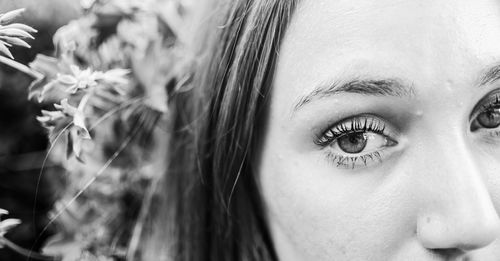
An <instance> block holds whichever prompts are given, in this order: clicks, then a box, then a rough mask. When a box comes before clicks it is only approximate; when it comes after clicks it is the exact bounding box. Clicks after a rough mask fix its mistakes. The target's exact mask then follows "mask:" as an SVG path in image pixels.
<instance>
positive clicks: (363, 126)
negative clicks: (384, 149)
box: [315, 115, 385, 147]
mask: <svg viewBox="0 0 500 261" xmlns="http://www.w3.org/2000/svg"><path fill="white" fill-rule="evenodd" d="M369 121H371V122H369ZM384 131H385V123H383V122H382V121H381V120H379V119H378V118H376V117H373V116H367V115H361V116H356V117H354V118H350V119H347V120H343V121H342V122H341V123H340V124H334V125H333V126H330V127H328V128H327V129H326V130H325V131H323V132H322V134H321V135H320V136H319V137H317V138H316V140H315V143H316V144H317V145H319V146H322V147H326V146H328V145H330V144H331V143H332V142H334V141H335V140H337V139H338V138H340V137H342V136H344V135H347V134H350V133H355V132H373V133H377V134H381V135H385V134H384Z"/></svg>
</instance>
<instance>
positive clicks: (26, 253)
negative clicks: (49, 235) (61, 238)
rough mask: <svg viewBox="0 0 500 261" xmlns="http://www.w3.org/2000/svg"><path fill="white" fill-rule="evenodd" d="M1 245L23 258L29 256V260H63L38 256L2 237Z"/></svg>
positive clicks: (0, 238)
mask: <svg viewBox="0 0 500 261" xmlns="http://www.w3.org/2000/svg"><path fill="white" fill-rule="evenodd" d="M0 244H2V245H5V246H7V247H8V248H10V249H12V250H13V251H15V252H16V253H18V254H21V255H23V256H27V257H28V258H34V259H37V260H44V261H60V260H61V258H60V257H57V256H47V255H42V254H38V253H35V252H31V251H29V250H27V249H25V248H23V247H20V246H18V245H17V244H16V243H14V242H12V241H10V240H8V239H7V238H5V237H0Z"/></svg>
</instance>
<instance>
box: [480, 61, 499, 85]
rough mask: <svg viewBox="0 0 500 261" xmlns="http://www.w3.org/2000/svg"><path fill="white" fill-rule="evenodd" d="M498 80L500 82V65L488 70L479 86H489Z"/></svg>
mask: <svg viewBox="0 0 500 261" xmlns="http://www.w3.org/2000/svg"><path fill="white" fill-rule="evenodd" d="M498 80H500V64H498V65H495V66H493V67H491V68H489V69H488V70H486V72H485V73H484V74H483V75H482V77H481V80H480V81H479V86H483V85H487V84H490V83H493V82H496V81H498Z"/></svg>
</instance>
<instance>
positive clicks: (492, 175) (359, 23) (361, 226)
mask: <svg viewBox="0 0 500 261" xmlns="http://www.w3.org/2000/svg"><path fill="white" fill-rule="evenodd" d="M273 88H274V89H273V92H272V99H271V103H270V118H269V123H268V126H267V127H266V128H267V129H266V136H265V139H264V146H263V149H262V154H261V155H260V156H261V158H260V163H259V168H260V169H259V175H260V176H259V177H260V183H261V187H262V193H263V197H264V201H265V203H266V205H267V208H268V219H269V225H270V229H271V233H272V236H273V240H274V243H275V247H276V250H277V252H278V255H279V257H280V260H287V261H293V260H307V261H311V260H315V261H320V260H370V261H375V260H384V261H385V260H480V261H485V260H495V261H497V260H499V259H500V240H498V237H499V235H500V219H499V215H498V213H499V210H500V126H499V125H500V1H494V0H474V1H465V0H443V1H430V0H429V1H414V0H378V1H372V0H303V1H302V2H301V4H300V5H299V7H298V9H297V10H296V12H295V14H294V17H293V19H292V22H291V24H290V27H289V29H288V31H287V33H286V35H285V39H284V40H283V44H282V49H281V52H280V53H279V55H278V63H277V68H276V74H275V79H274V86H273Z"/></svg>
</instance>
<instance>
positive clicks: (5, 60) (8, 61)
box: [0, 55, 43, 79]
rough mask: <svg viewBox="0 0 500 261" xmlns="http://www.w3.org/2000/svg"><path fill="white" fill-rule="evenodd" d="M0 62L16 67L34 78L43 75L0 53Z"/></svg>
mask: <svg viewBox="0 0 500 261" xmlns="http://www.w3.org/2000/svg"><path fill="white" fill-rule="evenodd" d="M0 62H1V63H3V64H5V65H8V66H10V67H12V68H14V69H17V70H18V71H21V72H23V73H25V74H27V75H29V76H31V77H32V78H34V79H40V78H42V77H43V75H42V74H41V73H39V72H37V71H35V70H33V69H31V68H29V67H28V66H26V65H24V64H22V63H19V62H16V61H14V60H12V59H9V58H7V57H5V56H2V55H0Z"/></svg>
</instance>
